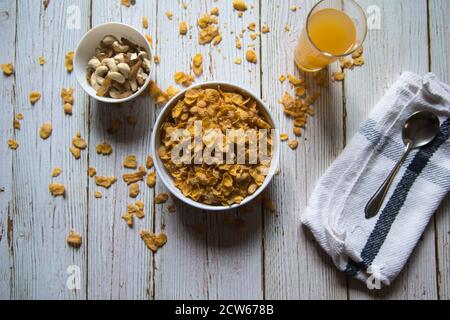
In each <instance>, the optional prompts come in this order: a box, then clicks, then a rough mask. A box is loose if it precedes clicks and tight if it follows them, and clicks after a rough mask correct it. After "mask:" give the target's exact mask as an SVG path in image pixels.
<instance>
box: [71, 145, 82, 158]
mask: <svg viewBox="0 0 450 320" xmlns="http://www.w3.org/2000/svg"><path fill="white" fill-rule="evenodd" d="M69 151H70V153H71V154H72V155H73V157H74V158H75V159H77V160H78V159H80V157H81V150H80V149H78V148H77V147H73V146H72V147H70V148H69Z"/></svg>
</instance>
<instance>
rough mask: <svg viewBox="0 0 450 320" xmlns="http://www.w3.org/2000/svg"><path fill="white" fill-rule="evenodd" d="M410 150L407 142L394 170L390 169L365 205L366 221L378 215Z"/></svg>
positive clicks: (409, 144)
mask: <svg viewBox="0 0 450 320" xmlns="http://www.w3.org/2000/svg"><path fill="white" fill-rule="evenodd" d="M411 150H412V143H411V142H408V143H407V145H406V148H405V151H404V153H403V156H402V157H401V158H400V160H398V162H397V164H396V165H395V167H394V169H392V171H391V173H390V174H389V176H388V177H387V178H386V180H385V181H384V182H383V184H382V185H381V186H380V188H379V189H378V190H377V192H375V194H374V195H373V196H372V198H371V199H370V200H369V202H368V203H367V205H366V208H365V209H364V212H365V214H366V219H370V218H373V217H375V216H376V215H377V214H378V211H379V210H380V208H381V205H382V204H383V201H384V198H385V197H386V194H387V193H388V191H389V188H390V187H391V184H392V182H393V181H394V178H395V176H396V175H397V172H398V171H399V170H400V168H401V166H402V164H403V162H405V160H406V158H407V157H408V155H409V153H410V152H411Z"/></svg>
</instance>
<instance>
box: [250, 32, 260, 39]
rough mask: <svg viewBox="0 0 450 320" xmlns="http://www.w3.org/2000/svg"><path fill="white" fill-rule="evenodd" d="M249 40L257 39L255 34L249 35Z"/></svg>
mask: <svg viewBox="0 0 450 320" xmlns="http://www.w3.org/2000/svg"><path fill="white" fill-rule="evenodd" d="M249 37H250V39H252V40H255V39H256V38H257V37H258V34H257V33H250V34H249Z"/></svg>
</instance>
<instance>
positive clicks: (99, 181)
mask: <svg viewBox="0 0 450 320" xmlns="http://www.w3.org/2000/svg"><path fill="white" fill-rule="evenodd" d="M116 181H117V178H116V177H106V176H95V178H94V182H95V184H96V185H97V186H99V187H103V188H106V189H109V188H110V187H111V186H112V185H113V184H114V183H116Z"/></svg>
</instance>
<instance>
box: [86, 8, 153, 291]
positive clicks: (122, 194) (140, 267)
mask: <svg viewBox="0 0 450 320" xmlns="http://www.w3.org/2000/svg"><path fill="white" fill-rule="evenodd" d="M156 7H157V2H156V1H136V3H135V4H134V5H133V6H131V7H129V8H127V7H124V6H121V5H120V1H114V2H111V1H107V0H104V1H99V0H97V1H94V2H93V3H92V24H93V25H94V26H95V25H98V24H101V23H105V22H110V21H121V22H123V23H127V24H130V25H132V26H134V27H136V28H137V29H139V30H142V31H143V32H144V31H145V32H151V33H154V32H155V28H156ZM144 15H145V16H147V17H148V18H149V30H150V31H147V30H143V28H142V23H141V21H142V16H144ZM153 72H154V71H153ZM153 108H154V106H153V104H152V101H151V100H150V98H148V97H139V98H137V99H136V100H134V101H132V102H130V103H126V104H123V105H119V106H115V105H107V104H103V103H97V102H95V101H94V100H92V99H91V108H90V133H89V141H90V147H89V154H90V157H89V165H90V166H92V167H95V168H96V169H97V174H99V175H106V176H110V175H114V176H117V178H118V181H117V183H116V184H115V185H114V186H113V187H111V189H110V190H102V189H99V187H97V186H96V185H95V183H94V181H93V180H92V179H91V181H90V183H89V195H88V197H89V294H88V297H89V298H90V299H150V298H151V297H152V295H153V284H152V283H153V279H152V266H153V264H152V255H151V253H150V251H149V250H148V249H147V248H146V247H145V245H144V243H143V242H142V240H141V239H140V236H139V231H140V230H141V229H142V228H146V229H150V230H151V229H152V216H153V190H152V189H149V188H148V187H147V186H146V185H145V183H143V182H141V183H140V189H141V192H140V195H139V196H138V197H137V198H136V199H131V198H130V197H129V196H128V187H127V185H126V184H125V182H123V180H122V174H123V173H125V172H132V170H129V169H124V168H123V159H124V158H125V156H127V155H131V154H134V155H136V156H137V159H138V161H139V165H145V159H146V157H147V155H148V154H149V150H150V135H151V130H152V124H153V123H154V118H153V111H152V110H153ZM128 116H133V117H135V118H136V119H137V120H138V122H137V124H136V125H131V124H129V123H128V122H127V117H128ZM114 119H118V120H120V121H122V123H123V125H122V127H121V128H120V130H119V131H118V132H117V133H116V134H113V135H111V134H108V133H107V128H109V126H110V124H111V122H112V121H113V120H114ZM104 141H106V142H108V143H110V144H111V145H112V147H113V153H112V155H111V156H106V157H105V156H101V155H98V154H97V153H96V151H95V146H96V145H97V144H98V143H102V142H104ZM94 190H100V191H101V192H102V193H103V198H102V199H95V198H94V196H93V193H94ZM136 200H142V201H143V202H144V203H145V214H146V217H145V218H144V219H142V220H138V219H135V221H134V227H133V228H129V227H128V226H127V225H126V223H125V221H123V220H122V218H121V216H122V215H123V214H124V213H125V212H126V210H127V205H128V204H130V203H132V202H134V201H136Z"/></svg>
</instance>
